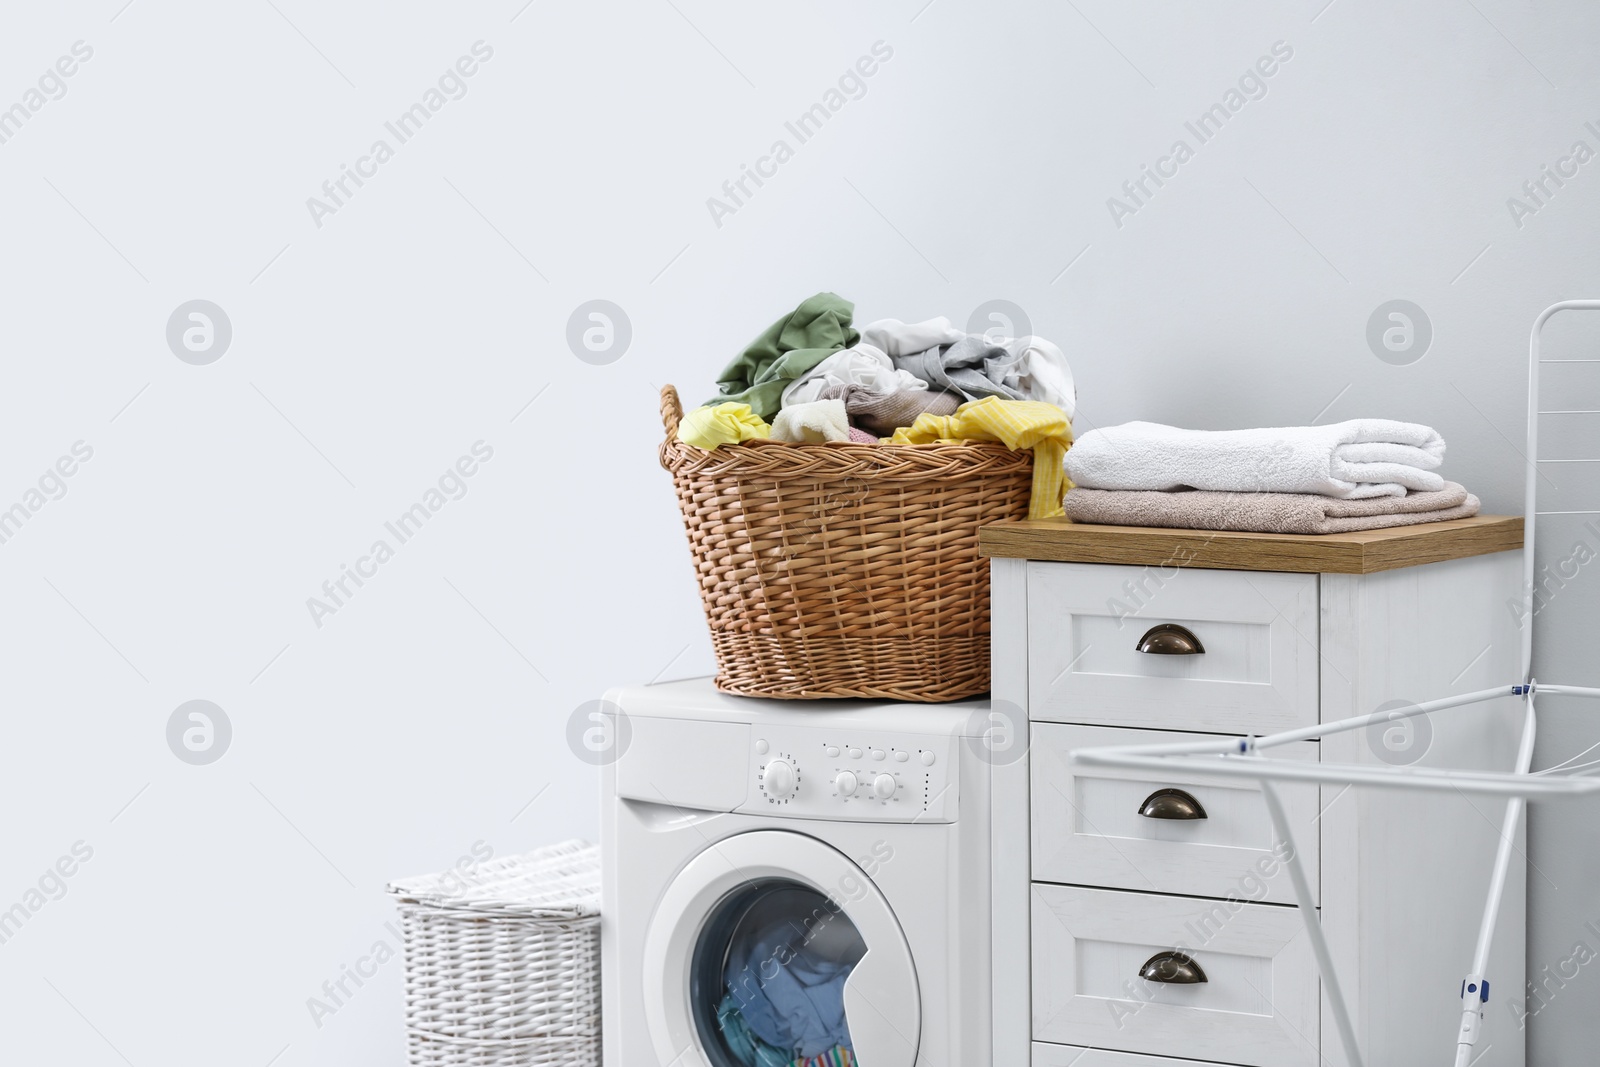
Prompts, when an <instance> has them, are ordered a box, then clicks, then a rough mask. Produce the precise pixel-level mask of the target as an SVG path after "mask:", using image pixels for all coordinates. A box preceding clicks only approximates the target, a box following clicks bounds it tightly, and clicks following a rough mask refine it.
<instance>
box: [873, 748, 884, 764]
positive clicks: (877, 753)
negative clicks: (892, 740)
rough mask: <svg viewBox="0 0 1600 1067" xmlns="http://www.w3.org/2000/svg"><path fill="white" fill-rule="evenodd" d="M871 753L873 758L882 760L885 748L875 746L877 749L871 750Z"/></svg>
mask: <svg viewBox="0 0 1600 1067" xmlns="http://www.w3.org/2000/svg"><path fill="white" fill-rule="evenodd" d="M870 755H871V756H872V758H873V759H875V760H880V761H881V760H882V759H883V755H884V753H883V749H881V748H875V749H873V750H872V751H871V753H870Z"/></svg>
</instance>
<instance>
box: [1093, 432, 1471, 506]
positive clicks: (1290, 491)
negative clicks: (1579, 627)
mask: <svg viewBox="0 0 1600 1067" xmlns="http://www.w3.org/2000/svg"><path fill="white" fill-rule="evenodd" d="M1444 450H1445V445H1444V440H1443V438H1441V437H1440V436H1439V435H1438V433H1436V432H1435V431H1434V430H1433V429H1431V428H1430V427H1427V426H1419V425H1417V424H1416V423H1407V422H1395V421H1392V420H1389V419H1353V420H1351V421H1349V422H1341V423H1335V424H1333V425H1330V426H1296V427H1284V428H1273V429H1254V430H1221V431H1208V430H1181V429H1178V428H1176V427H1172V426H1161V425H1158V424H1155V423H1147V422H1130V423H1126V424H1124V425H1122V426H1111V427H1107V428H1105V429H1102V430H1091V431H1090V432H1089V433H1086V434H1084V435H1083V437H1082V438H1081V439H1080V440H1079V441H1078V442H1077V444H1076V445H1074V446H1073V448H1072V451H1071V452H1069V453H1068V454H1067V458H1066V472H1067V476H1068V477H1069V478H1071V479H1072V481H1073V483H1074V485H1075V488H1073V490H1072V491H1071V492H1070V493H1068V494H1067V498H1066V505H1065V506H1066V513H1067V517H1068V518H1070V519H1072V520H1073V521H1075V522H1095V523H1108V524H1114V525H1129V526H1166V527H1176V528H1183V529H1193V530H1241V531H1255V532H1261V533H1307V534H1319V533H1342V532H1347V531H1352V530H1371V529H1378V528H1382V527H1387V526H1403V525H1411V524H1414V523H1422V522H1440V521H1443V520H1445V519H1460V518H1467V517H1469V516H1472V515H1476V514H1477V513H1478V509H1479V507H1480V506H1481V505H1480V504H1479V501H1478V498H1477V497H1475V496H1473V495H1471V494H1470V493H1468V492H1467V491H1466V490H1465V489H1463V488H1462V487H1461V486H1459V485H1457V484H1455V483H1453V482H1446V481H1445V480H1444V479H1443V478H1442V477H1440V476H1439V474H1438V473H1436V471H1437V468H1438V467H1439V465H1440V464H1441V463H1442V462H1443V461H1444Z"/></svg>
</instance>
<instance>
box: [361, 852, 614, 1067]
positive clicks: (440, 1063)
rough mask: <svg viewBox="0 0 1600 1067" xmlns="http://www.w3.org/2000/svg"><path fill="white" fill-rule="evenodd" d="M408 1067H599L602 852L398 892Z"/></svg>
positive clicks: (443, 877) (449, 875)
mask: <svg viewBox="0 0 1600 1067" xmlns="http://www.w3.org/2000/svg"><path fill="white" fill-rule="evenodd" d="M389 892H390V893H391V894H392V895H393V896H394V897H395V902H396V904H397V905H398V906H399V911H400V926H401V933H402V934H403V936H404V939H405V970H406V1009H405V1010H406V1046H407V1051H408V1056H409V1062H410V1063H411V1064H412V1067H555V1065H561V1067H598V1065H599V1063H600V851H599V849H598V848H596V847H595V846H593V845H590V844H588V843H586V842H583V841H567V842H563V843H562V844H559V845H552V846H550V847H548V848H544V849H540V850H538V851H536V852H531V853H528V854H527V855H522V856H509V857H506V858H504V859H497V860H489V861H487V862H484V863H482V864H480V865H478V866H477V867H476V868H474V869H472V870H471V871H470V872H468V873H466V874H465V875H463V874H461V873H459V872H454V871H447V872H444V873H442V874H433V875H422V876H419V877H415V878H406V879H401V880H399V881H396V882H394V883H392V884H390V886H389Z"/></svg>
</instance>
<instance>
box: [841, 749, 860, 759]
mask: <svg viewBox="0 0 1600 1067" xmlns="http://www.w3.org/2000/svg"><path fill="white" fill-rule="evenodd" d="M844 754H845V755H846V756H849V757H850V758H851V759H860V758H861V750H860V749H859V748H847V749H845V750H844Z"/></svg>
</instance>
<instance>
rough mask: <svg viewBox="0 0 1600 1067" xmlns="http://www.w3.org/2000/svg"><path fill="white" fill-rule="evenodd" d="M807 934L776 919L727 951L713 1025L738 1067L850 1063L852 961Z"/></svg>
mask: <svg viewBox="0 0 1600 1067" xmlns="http://www.w3.org/2000/svg"><path fill="white" fill-rule="evenodd" d="M812 932H813V931H812V930H811V929H810V928H808V927H803V926H801V927H797V926H796V924H794V923H792V922H788V921H784V922H779V923H774V924H773V925H772V926H770V927H769V928H767V929H766V930H763V931H761V932H759V933H758V934H757V935H756V936H755V937H753V938H751V939H750V940H749V941H746V942H743V943H741V944H737V945H735V946H734V947H733V948H732V949H731V951H730V952H729V954H728V961H727V966H726V971H725V973H726V978H727V992H726V994H725V995H724V996H723V998H722V1000H721V1002H720V1003H719V1004H718V1005H717V1026H718V1028H719V1029H720V1030H721V1033H722V1041H723V1044H724V1045H725V1046H726V1047H727V1049H728V1051H729V1052H730V1053H731V1054H732V1055H733V1058H734V1060H735V1062H737V1063H739V1064H740V1065H741V1067H854V1065H855V1053H854V1051H853V1049H852V1047H851V1041H850V1026H849V1023H848V1022H847V1021H846V1019H845V1012H844V985H845V979H847V978H848V977H849V975H850V971H851V969H852V968H853V967H854V966H855V963H856V960H855V959H852V958H850V956H849V954H848V953H846V954H840V953H838V952H833V951H829V949H828V947H827V944H828V941H829V940H830V939H828V938H823V939H820V941H819V942H817V943H813V941H812V940H811V937H810V935H811V934H812Z"/></svg>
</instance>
